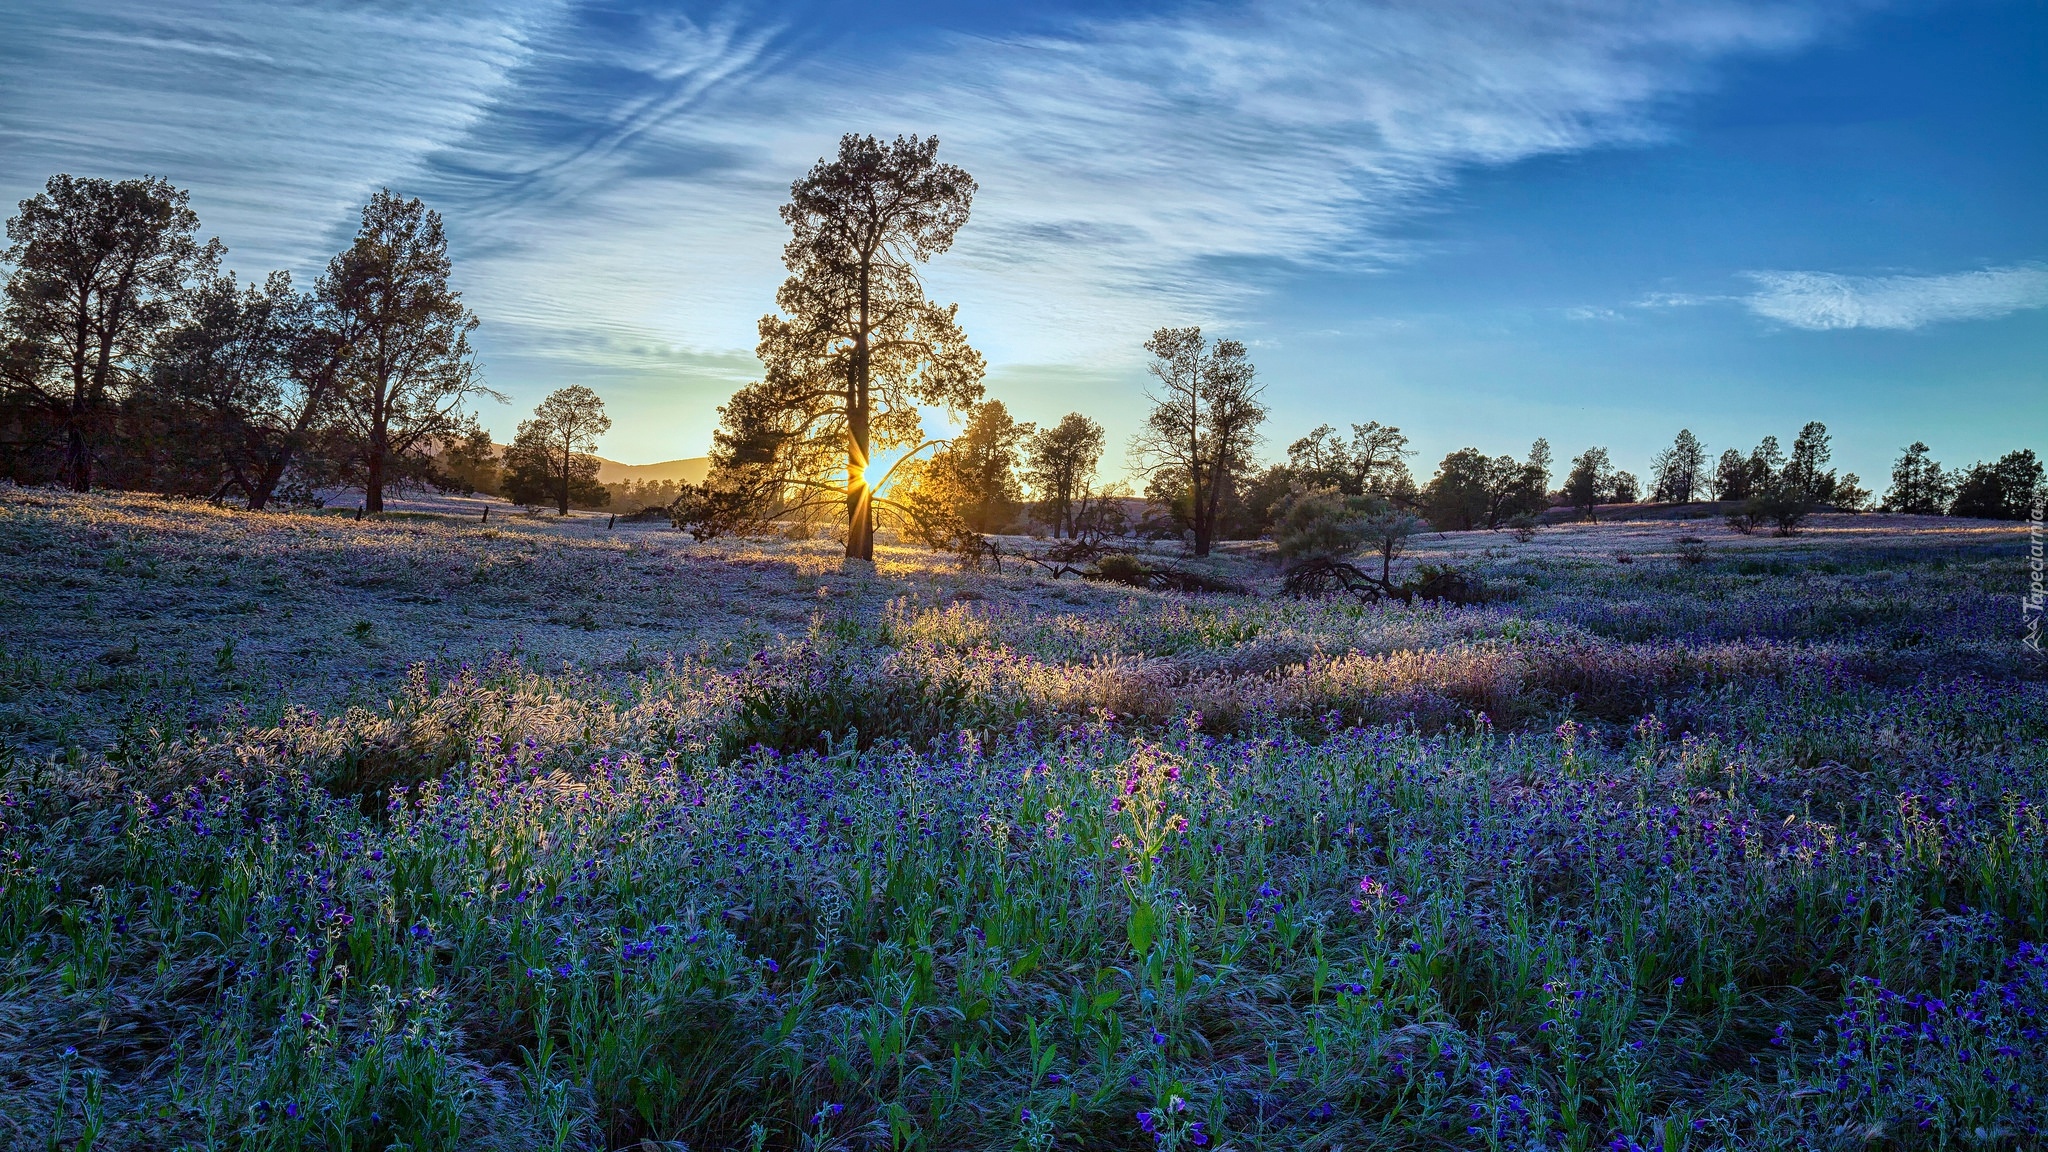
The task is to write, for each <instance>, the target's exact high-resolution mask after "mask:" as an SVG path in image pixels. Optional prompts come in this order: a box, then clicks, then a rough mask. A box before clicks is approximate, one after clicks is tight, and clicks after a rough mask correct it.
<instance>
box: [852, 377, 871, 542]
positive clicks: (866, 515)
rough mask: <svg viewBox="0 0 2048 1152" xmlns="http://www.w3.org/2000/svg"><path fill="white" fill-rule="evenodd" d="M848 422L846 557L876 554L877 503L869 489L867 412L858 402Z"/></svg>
mask: <svg viewBox="0 0 2048 1152" xmlns="http://www.w3.org/2000/svg"><path fill="white" fill-rule="evenodd" d="M849 415H850V419H848V420H847V422H846V558H847V559H849V560H873V559H874V558H875V504H874V497H873V493H871V492H869V491H868V445H869V436H868V413H867V407H866V406H865V405H856V406H855V407H854V408H853V411H852V412H851V413H850V414H849Z"/></svg>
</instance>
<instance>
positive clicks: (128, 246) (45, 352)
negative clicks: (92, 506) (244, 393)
mask: <svg viewBox="0 0 2048 1152" xmlns="http://www.w3.org/2000/svg"><path fill="white" fill-rule="evenodd" d="M189 202H190V196H189V194H187V193H186V192H185V191H183V190H182V189H179V188H175V187H172V186H171V184H170V183H169V182H168V181H166V180H162V179H159V178H157V177H153V176H145V177H142V178H141V179H137V180H102V179H97V178H89V177H76V176H68V175H62V174H59V175H56V176H52V177H50V180H49V183H48V184H47V185H45V186H44V189H43V191H41V192H39V193H37V194H36V195H34V196H31V197H29V198H28V199H26V200H23V201H22V202H21V212H20V214H19V215H17V216H15V217H14V218H13V219H11V220H9V221H8V222H7V238H8V240H9V242H10V245H9V247H8V249H7V252H6V256H5V259H6V261H7V262H8V263H9V264H11V265H13V268H14V270H13V272H12V274H11V275H10V276H9V277H8V280H7V288H6V306H5V314H4V315H5V326H6V329H7V331H6V343H7V345H8V351H7V355H6V364H7V371H6V372H5V373H4V375H0V386H4V387H5V388H6V389H7V390H8V391H9V392H10V393H12V394H13V397H14V399H15V400H16V401H17V402H20V403H23V404H25V405H26V406H28V407H30V408H33V409H36V410H38V411H39V412H40V413H41V414H42V415H43V416H44V417H45V418H47V419H48V420H49V421H50V422H51V424H52V425H53V426H54V427H55V428H56V429H58V430H59V431H60V434H61V435H62V437H63V440H64V468H63V474H64V480H65V482H66V483H68V484H69V485H70V486H71V487H72V488H74V489H76V490H77V491H80V492H83V491H86V490H87V489H89V488H91V487H92V482H93V454H94V451H95V449H96V448H97V446H98V444H99V442H100V441H101V440H102V439H103V438H104V436H105V435H106V433H107V431H108V425H109V423H110V414H111V412H112V409H113V405H114V402H115V401H117V400H118V399H120V398H121V396H122V395H123V394H124V393H126V392H127V391H128V390H129V388H130V387H131V386H132V385H133V384H134V382H135V381H136V380H137V379H138V378H139V377H140V376H141V374H142V373H143V372H144V371H146V369H147V365H148V358H149V352H150V349H151V346H152V345H153V343H154V342H155V340H156V338H157V336H158V334H159V333H161V332H162V331H163V330H164V329H165V328H166V327H168V326H169V325H170V324H172V323H173V322H174V321H175V320H176V319H177V318H178V316H179V313H180V311H181V309H182V307H183V306H184V304H185V301H186V297H187V295H188V286H189V285H190V283H191V281H192V280H193V278H194V277H196V276H203V275H205V274H207V273H209V272H210V271H211V270H212V268H213V267H214V266H215V265H216V264H217V263H218V262H219V259H220V253H221V251H222V249H221V245H220V242H219V241H218V240H213V241H208V242H207V243H204V244H201V243H200V242H199V241H198V239H197V238H196V236H195V233H196V232H197V230H198V228H199V217H198V215H197V214H196V213H194V212H193V211H192V209H191V207H190V203H189Z"/></svg>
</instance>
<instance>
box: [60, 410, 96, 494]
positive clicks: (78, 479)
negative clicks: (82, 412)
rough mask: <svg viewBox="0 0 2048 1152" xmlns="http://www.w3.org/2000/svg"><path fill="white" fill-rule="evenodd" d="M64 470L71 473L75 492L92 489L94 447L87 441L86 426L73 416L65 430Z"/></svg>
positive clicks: (72, 487)
mask: <svg viewBox="0 0 2048 1152" xmlns="http://www.w3.org/2000/svg"><path fill="white" fill-rule="evenodd" d="M64 470H65V471H66V472H68V473H70V480H71V490H72V491H73V492H90V491H92V448H91V447H90V446H88V445H87V444H86V442H85V428H84V426H83V425H82V424H80V423H79V419H78V418H77V417H75V416H74V417H73V418H72V420H71V423H70V426H69V427H68V428H66V429H65V430H64Z"/></svg>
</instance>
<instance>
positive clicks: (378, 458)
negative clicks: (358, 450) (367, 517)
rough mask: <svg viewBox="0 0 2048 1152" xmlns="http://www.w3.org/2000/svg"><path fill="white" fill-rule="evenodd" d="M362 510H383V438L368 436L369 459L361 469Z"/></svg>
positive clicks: (373, 511)
mask: <svg viewBox="0 0 2048 1152" xmlns="http://www.w3.org/2000/svg"><path fill="white" fill-rule="evenodd" d="M363 511H365V512H372V513H375V512H382V511H384V438H383V437H382V436H372V437H371V438H370V459H369V462H368V467H366V468H365V469H364V470H363Z"/></svg>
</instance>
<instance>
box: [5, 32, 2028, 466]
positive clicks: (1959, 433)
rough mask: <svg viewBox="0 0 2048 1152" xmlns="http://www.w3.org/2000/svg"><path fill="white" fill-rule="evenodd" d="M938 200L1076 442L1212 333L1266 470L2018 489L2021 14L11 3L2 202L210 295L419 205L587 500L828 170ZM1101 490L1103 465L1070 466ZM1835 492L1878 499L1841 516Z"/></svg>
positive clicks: (679, 425)
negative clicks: (97, 200) (130, 228)
mask: <svg viewBox="0 0 2048 1152" xmlns="http://www.w3.org/2000/svg"><path fill="white" fill-rule="evenodd" d="M844 132H862V133H875V134H878V135H883V136H892V135H895V134H898V133H914V134H918V135H936V136H938V137H939V139H940V141H941V145H940V155H941V157H942V158H943V159H946V160H949V161H951V162H953V163H957V164H959V165H961V166H962V167H964V168H966V169H967V170H968V171H969V172H970V173H972V174H973V175H974V177H975V178H976V180H977V181H978V182H979V184H980V189H979V192H978V193H977V195H976V197H975V200H974V205H973V214H972V219H971V220H970V222H969V223H968V225H967V226H966V228H964V229H963V230H962V231H961V233H960V235H959V238H958V240H957V242H956V243H955V245H954V247H953V249H952V251H950V252H948V253H946V254H944V255H942V256H940V257H938V258H937V259H936V260H935V261H934V262H933V263H932V264H931V265H930V267H929V268H928V270H927V278H926V279H927V284H928V286H929V287H930V290H931V292H932V294H933V295H934V296H935V297H936V298H938V299H939V300H941V301H942V302H958V304H959V306H960V318H961V322H962V324H963V326H964V327H965V329H966V331H967V332H968V334H969V337H970V339H971V340H972V341H973V342H974V344H975V345H976V347H978V348H979V349H980V350H981V351H982V352H983V354H984V355H985V356H986V358H987V360H988V364H989V376H988V386H989V391H990V394H991V395H993V396H996V397H997V398H1000V399H1002V400H1004V401H1005V402H1006V403H1007V404H1008V405H1009V406H1010V408H1011V409H1012V411H1013V412H1015V413H1016V414H1017V415H1018V416H1019V417H1020V418H1022V419H1027V420H1036V421H1040V422H1048V423H1049V422H1054V421H1057V420H1058V419H1059V417H1060V416H1061V415H1062V414H1063V413H1065V412H1068V411H1073V410H1079V411H1084V412H1086V413H1088V414H1089V415H1091V416H1094V417H1096V418H1097V419H1099V420H1101V421H1102V422H1103V423H1104V424H1105V425H1107V426H1108V428H1109V430H1110V432H1111V435H1112V438H1113V443H1121V442H1122V441H1123V440H1124V439H1125V438H1127V437H1128V435H1129V433H1130V432H1131V431H1133V430H1134V429H1135V428H1136V426H1137V424H1138V422H1139V421H1140V420H1141V419H1142V416H1143V412H1144V387H1145V381H1146V376H1145V355H1144V352H1143V349H1142V344H1143V342H1144V341H1145V339H1146V337H1147V336H1148V335H1149V334H1150V333H1151V331H1152V330H1153V329H1155V328H1157V327H1160V326H1163V325H1175V326H1179V325H1187V324H1199V325H1201V326H1202V328H1203V329H1204V331H1205V332H1208V333H1210V334H1212V335H1217V336H1228V337H1234V338H1238V339H1242V340H1244V341H1245V342H1246V343H1247V344H1248V345H1249V346H1250V348H1251V354H1252V359H1253V360H1254V361H1255V363H1256V364H1257V365H1258V367H1259V374H1260V379H1261V380H1262V381H1263V383H1264V385H1265V389H1266V392H1265V397H1266V400H1267V402H1268V404H1269V405H1270V408H1271V412H1272V415H1271V419H1270V420H1269V422H1268V425H1267V428H1266V442H1265V446H1264V451H1265V454H1266V456H1267V457H1268V458H1277V457H1279V456H1281V455H1283V454H1284V451H1285V448H1286V445H1287V444H1288V443H1289V442H1290V441H1291V440H1293V439H1294V438H1296V437H1298V436H1300V435H1302V434H1303V433H1305V432H1307V431H1308V430H1309V429H1310V428H1312V427H1314V426H1315V425H1317V424H1320V423H1331V424H1335V425H1338V426H1339V427H1342V426H1343V425H1345V424H1348V423H1351V422H1358V421H1365V420H1379V421H1382V422H1386V423H1392V424H1397V425H1399V426H1400V427H1401V428H1403V429H1404V430H1406V431H1407V432H1408V433H1409V434H1410V435H1411V437H1412V438H1413V444H1414V447H1415V448H1416V449H1417V450H1418V457H1417V459H1416V461H1415V462H1414V463H1415V465H1416V468H1417V471H1418V474H1420V475H1421V476H1423V477H1426V476H1427V475H1428V474H1429V472H1430V471H1431V470H1432V469H1433V462H1434V461H1435V460H1436V459H1438V458H1440V457H1441V456H1442V455H1443V454H1444V453H1446V452H1448V451H1450V450H1453V449H1456V448H1459V447H1464V446H1467V445H1470V446H1474V447H1478V448H1481V449H1483V450H1485V451H1487V452H1489V453H1495V454H1498V453H1515V454H1518V455H1519V454H1520V453H1522V452H1523V451H1524V450H1525V449H1526V447H1527V445H1528V443H1529V442H1530V440H1532V439H1533V438H1535V437H1537V436H1543V437H1546V438H1548V439H1549V440H1550V442H1551V444H1552V445H1553V447H1554V449H1555V450H1556V452H1557V454H1558V456H1559V458H1560V459H1561V460H1562V459H1568V458H1569V457H1570V456H1572V455H1573V454H1575V453H1577V452H1578V451H1580V450H1581V449H1583V448H1585V447H1587V446H1590V445H1595V444H1598V445H1603V446H1606V447H1608V448H1609V449H1610V450H1611V451H1612V453H1613V455H1614V458H1615V460H1616V463H1617V464H1618V465H1619V466H1621V467H1624V468H1630V469H1633V470H1635V471H1637V472H1638V473H1639V474H1642V473H1646V472H1647V470H1648V461H1649V457H1650V456H1651V454H1652V453H1653V452H1655V451H1656V449H1657V448H1659V447H1661V446H1662V445H1664V444H1667V443H1669V441H1670V439H1671V437H1672V436H1673V434H1674V433H1676V432H1677V430H1678V429H1679V428H1680V427H1688V428H1690V429H1692V430H1693V431H1694V432H1695V433H1696V434H1698V435H1699V436H1700V437H1701V438H1702V439H1704V440H1705V441H1706V442H1707V443H1708V445H1709V447H1710V449H1711V450H1713V451H1714V452H1716V453H1718V452H1719V451H1720V449H1722V448H1725V447H1730V446H1733V447H1738V448H1741V449H1744V450H1745V451H1746V450H1747V449H1748V448H1749V447H1751V446H1752V445H1754V444H1755V443H1756V441H1757V440H1758V439H1759V438H1760V437H1762V436H1764V435H1766V434H1774V435H1776V436H1778V437H1779V438H1780V439H1781V440H1782V441H1785V442H1787V443H1789V442H1790V440H1791V438H1792V436H1793V435H1794V434H1795V433H1796V432H1797V431H1798V429H1799V427H1800V425H1801V424H1803V423H1804V422H1805V421H1808V420H1822V421H1825V422H1826V423H1827V424H1828V426H1829V428H1830V430H1831V431H1832V432H1833V434H1834V446H1835V463H1836V464H1837V466H1839V467H1841V468H1843V469H1845V470H1850V471H1855V472H1858V473H1859V474H1860V475H1861V476H1862V477H1863V478H1864V480H1865V482H1866V484H1869V485H1870V486H1872V487H1876V488H1878V489H1879V491H1880V492H1881V491H1882V489H1883V483H1882V479H1883V477H1885V476H1886V475H1887V474H1888V471H1889V467H1890V462H1891V460H1892V459H1893V458H1894V457H1895V456H1896V455H1897V454H1898V449H1899V448H1900V447H1901V446H1902V445H1904V444H1906V443H1908V442H1910V441H1913V440H1924V441H1926V442H1927V443H1928V444H1930V445H1932V446H1933V448H1934V454H1935V456H1936V457H1937V458H1938V459H1941V460H1943V461H1944V462H1946V463H1948V464H1950V465H1951V466H1954V465H1960V464H1968V463H1970V462H1972V461H1974V460H1977V459H1989V458H1994V457H1996V456H1997V455H1999V454H2002V453H2004V452H2006V451H2009V450H2011V449H2013V448H2017V447H2031V448H2034V449H2036V450H2037V451H2041V450H2044V449H2048V197H2044V192H2048V4H2044V3H2043V2H2042V0H2002V2H1998V0H1956V2H1951V3H1933V2H1923V3H1880V2H1875V0H1872V2H1858V3H1840V4H1820V3H1805V2H1785V3H1778V2H1763V0H1688V2H1667V0H1348V2H1329V3H1318V2H1313V0H1275V2H1272V3H1256V4H1246V3H1167V2H1160V3H1135V4H1106V3H1089V2H1057V0H1056V2H1053V3H1040V4H1033V5H982V4H959V3H954V4H941V3H935V2H933V3H920V2H896V3H890V2H877V3H870V4H861V5H853V4H844V3H840V4H825V3H817V4H800V3H786V4H774V5H739V4H720V5H712V4H702V5H700V4H687V3H648V2H636V0H613V2H608V3H601V4H600V3H582V2H575V0H473V2H470V3H465V4H461V5H449V4H429V3H417V4H416V3H411V2H408V0H321V2H310V3H297V4H277V3H272V4H265V3H255V2H252V0H207V2H204V3H201V2H197V0H94V2H93V3H91V4H86V3H77V2H74V3H49V2H46V0H11V2H10V3H9V4H8V5H6V6H5V8H4V10H0V199H4V200H5V201H6V202H7V203H9V204H12V203H13V202H14V201H17V200H19V199H21V198H23V197H25V196H29V195H32V194H33V193H34V192H35V191H36V190H37V189H38V188H39V187H40V186H41V185H42V183H43V182H44V181H45V180H46V179H47V178H48V177H49V176H50V175H51V174H52V173H54V172H60V171H62V172H70V173H74V174H77V175H98V176H109V177H126V176H133V175H139V174H143V173H149V174H154V175H160V176H164V177H166V178H168V179H170V180H172V181H173V182H174V183H176V184H178V185H180V186H181V187H184V188H187V189H189V190H190V191H191V193H192V203H193V207H194V208H195V209H196V210H197V211H198V212H199V214H200V217H201V220H202V223H203V229H204V232H205V233H206V234H208V235H218V236H219V237H220V238H221V239H222V240H223V241H224V242H225V243H226V244H227V245H228V247H229V258H228V264H229V266H230V267H233V268H235V269H236V270H237V271H239V272H240V273H241V274H242V275H243V276H244V277H245V278H260V277H261V276H262V275H263V273H265V272H267V271H269V270H270V269H273V268H284V269H289V270H291V271H292V272H293V273H294V275H295V276H297V277H299V278H301V280H302V282H310V280H311V278H312V277H314V276H315V275H317V274H318V272H319V270H320V268H321V267H322V266H323V265H324V263H325V262H326V260H327V258H328V257H329V256H330V255H331V254H332V253H334V252H335V251H337V250H339V249H340V248H341V247H343V246H344V245H345V244H346V243H347V240H348V238H349V236H350V235H351V234H352V233H353V231H354V229H355V226H356V224H357V222H358V214H359V211H360V206H361V204H362V203H363V201H364V200H365V199H367V198H368V196H369V195H370V193H371V192H373V191H375V190H376V189H378V188H380V187H389V188H392V189H393V190H395V191H398V192H401V193H403V194H406V195H415V196H420V197H422V198H424V199H425V200H426V201H427V202H428V203H429V205H430V206H432V207H434V208H436V209H438V210H439V211H440V212H441V213H442V215H443V216H444V218H445V219H446V223H447V231H448V235H449V238H450V244H451V250H452V254H453V256H454V260H455V268H456V273H455V275H456V281H457V284H458V286H459V287H460V288H461V289H462V290H463V292H464V294H465V298H466V299H467V301H468V302H469V304H470V305H471V307H472V308H474V309H475V311H476V312H477V314H478V315H479V316H480V317H481V320H482V325H481V327H480V329H479V331H478V346H479V350H480V359H481V362H482V365H483V369H484V373H485V376H486V377H487V379H488V380H489V381H490V383H491V384H492V385H493V386H494V387H496V388H497V389H499V390H500V391H502V392H504V393H505V394H506V395H507V396H508V398H509V401H508V402H507V403H505V404H502V405H499V404H486V405H485V406H484V407H483V410H482V411H481V416H482V418H483V420H484V423H485V424H486V426H488V427H490V428H491V429H493V431H494V432H495V433H496V434H497V435H498V437H499V438H500V439H509V438H510V435H511V433H512V430H513V429H514V428H515V427H516V425H517V423H518V421H519V419H520V418H521V417H522V416H525V415H528V414H530V412H531V409H532V407H533V405H534V404H535V403H536V402H537V401H538V400H539V399H540V397H541V396H543V395H545V394H546V393H547V392H548V391H550V390H552V389H554V388H557V387H561V386H564V385H567V384H572V383H580V384H586V385H589V386H590V387H592V388H594V389H596V390H597V391H598V392H599V393H600V394H601V395H603V396H604V398H605V400H606V402H607V405H608V407H609V409H610V412H611V415H612V416H613V419H614V424H613V427H612V431H611V433H610V434H609V435H608V436H607V437H606V438H605V440H604V442H603V444H602V446H601V448H600V451H601V452H602V453H603V454H604V455H606V456H609V457H611V458H614V459H619V460H624V461H628V462H651V461H656V460H664V459H670V458H674V457H681V456H695V455H701V454H702V453H703V452H704V451H705V449H706V447H707V445H708V442H709V438H710V433H711V431H712V429H713V428H714V427H715V425H716V422H717V412H716V409H717V406H718V405H719V404H720V403H721V402H722V401H723V400H724V399H725V397H726V396H728V395H729V394H730V393H731V392H732V390H733V389H734V388H736V387H737V386H739V385H741V384H743V383H745V382H746V381H748V380H749V379H752V378H753V377H754V375H755V374H756V373H757V372H758V370H759V366H758V363H757V362H756V361H755V360H754V358H753V355H752V348H753V343H754V339H755V324H756V322H757V320H758V319H759V317H760V316H761V315H762V313H764V312H766V311H768V310H770V309H771V308H772V306H773V295H774V290H775V286H776V285H777V284H778V283H779V282H780V280H781V279H782V277H783V275H784V274H785V273H784V270H783V268H782V267H781V263H780V254H781V245H782V242H783V240H784V239H785V238H786V232H785V230H784V228H783V225H782V224H781V222H780V220H779V219H778V217H777V215H776V208H777V206H778V205H779V204H781V203H782V202H783V200H784V199H786V198H787V195H788V189H789V185H790V182H791V181H792V180H794V179H796V178H798V177H800V176H801V175H803V173H804V172H805V171H806V170H807V169H808V168H809V167H810V166H811V165H812V164H814V163H816V162H817V160H818V159H819V158H820V157H823V156H825V155H827V154H829V153H831V152H832V151H834V149H835V147H836V142H837V140H838V138H839V136H840V134H841V133H844ZM1106 463H1108V464H1109V465H1110V466H1111V467H1112V469H1116V468H1120V467H1121V465H1122V455H1121V452H1120V451H1114V450H1113V451H1112V453H1111V454H1110V459H1109V460H1107V461H1106ZM1873 481H1876V483H1872V482H1873Z"/></svg>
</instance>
